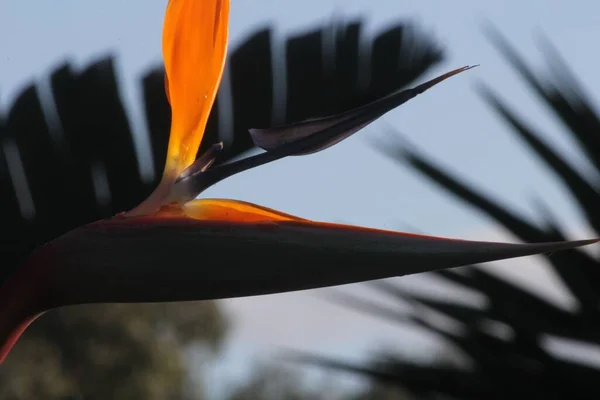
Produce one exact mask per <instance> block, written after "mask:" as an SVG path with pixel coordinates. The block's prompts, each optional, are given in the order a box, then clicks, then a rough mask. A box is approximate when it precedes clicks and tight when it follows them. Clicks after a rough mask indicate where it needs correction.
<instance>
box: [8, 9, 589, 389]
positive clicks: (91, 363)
mask: <svg viewBox="0 0 600 400" xmlns="http://www.w3.org/2000/svg"><path fill="white" fill-rule="evenodd" d="M165 6H166V1H165V0H144V1H141V0H130V1H128V2H120V1H116V0H104V1H102V2H93V1H88V2H81V1H67V0H56V1H53V2H40V1H32V0H19V1H17V0H4V1H2V3H1V4H0V49H1V50H2V51H1V53H0V129H1V130H0V139H2V146H3V147H2V150H3V152H2V156H1V157H0V164H1V165H0V179H1V181H0V184H1V185H2V187H1V189H0V190H1V192H0V194H1V196H0V197H1V198H2V204H3V214H2V218H3V221H4V223H3V225H4V226H3V228H2V229H3V230H5V232H9V234H10V235H11V238H12V239H10V240H9V241H7V242H5V243H3V244H2V248H1V249H0V250H2V252H3V253H2V254H3V257H4V259H5V261H4V263H3V267H2V268H3V269H5V270H6V271H8V272H7V274H8V273H10V271H12V270H13V269H14V268H15V267H16V265H17V263H18V260H19V257H22V256H23V254H26V253H27V252H28V251H30V250H31V249H32V248H33V247H35V245H37V244H40V243H43V242H44V241H46V240H49V239H51V238H52V237H55V236H56V235H58V234H60V233H62V232H64V231H65V230H68V229H72V228H73V227H75V226H77V225H78V224H80V223H83V222H87V221H91V220H94V219H97V218H100V217H103V216H109V215H112V214H113V213H114V212H117V211H120V210H123V209H126V208H127V207H130V206H132V205H135V204H136V202H138V201H139V200H141V199H143V198H144V197H145V195H146V194H147V193H148V192H149V191H150V190H151V189H152V185H154V184H155V182H156V176H157V175H156V174H157V173H160V172H161V171H162V166H161V163H162V162H163V161H164V160H161V159H160V154H162V150H161V149H164V145H165V143H166V137H167V136H166V135H167V134H168V107H167V105H166V103H165V99H164V93H163V92H162V69H161V68H162V62H161V30H162V21H163V18H164V10H165ZM599 7H600V6H597V5H595V4H594V3H593V2H581V3H577V4H575V3H573V2H570V3H565V2H559V1H549V0H548V1H543V2H542V1H529V2H526V3H525V2H517V1H505V2H502V3H500V2H498V3H492V2H476V1H462V2H458V3H456V2H454V3H449V2H432V3H428V4H419V3H418V2H405V4H404V3H403V4H399V3H398V2H396V1H390V0H371V1H364V0H344V1H334V0H320V1H315V0H304V1H302V2H296V1H287V2H275V1H266V0H263V1H249V0H232V7H231V28H230V35H231V41H230V63H229V64H228V66H227V69H226V72H225V76H224V79H223V84H222V86H221V89H220V92H219V97H218V101H217V107H216V109H215V111H214V112H213V115H212V117H211V123H210V124H209V134H207V137H208V138H209V139H210V138H212V139H215V140H216V138H217V137H218V138H220V139H222V140H225V143H226V145H229V148H230V151H229V153H226V158H227V159H231V158H233V157H239V156H241V155H246V154H251V152H253V151H255V150H253V149H251V148H250V145H249V142H248V138H247V137H246V136H245V135H246V129H247V128H251V127H265V126H270V125H274V124H278V123H283V122H292V121H298V120H302V119H305V118H309V117H315V116H321V115H329V114H333V113H335V112H339V111H343V110H345V109H349V108H351V107H354V106H357V105H359V104H364V103H366V102H368V101H372V100H373V99H375V98H377V97H379V96H381V95H383V94H385V93H388V92H390V91H392V90H395V89H398V88H401V87H406V86H413V85H415V84H418V83H420V82H422V81H424V80H426V79H430V78H432V77H433V76H435V75H439V74H441V73H443V72H446V71H447V70H450V69H454V68H458V67H461V66H463V65H468V64H481V66H480V67H479V68H476V69H474V70H472V71H469V72H468V73H465V74H463V75H460V76H458V77H456V78H453V79H451V80H450V81H448V82H444V83H443V84H441V85H440V86H439V87H436V88H435V89H433V90H431V91H429V92H427V93H426V94H424V95H422V96H419V97H418V98H416V99H415V100H413V101H411V102H409V103H407V104H406V105H403V106H402V107H400V108H399V109H397V110H394V111H392V112H390V113H389V114H387V115H386V116H384V117H383V118H381V119H380V120H379V121H377V122H375V123H374V124H372V125H370V126H369V127H367V128H366V129H364V130H363V131H361V133H359V134H357V135H355V136H353V137H352V138H350V139H349V140H347V141H344V142H343V143H341V144H340V145H338V146H335V147H334V148H331V149H329V150H327V151H325V152H321V153H318V154H315V155H310V156H307V157H292V158H287V159H283V160H280V161H278V162H276V163H274V164H270V165H267V166H263V167H260V168H257V169H253V170H251V171H248V172H244V173H243V174H239V175H236V176H233V177H232V178H229V179H227V180H226V181H224V182H221V183H219V184H218V185H215V186H214V187H212V188H211V189H209V190H208V191H207V192H205V193H203V197H204V196H205V197H223V198H232V199H239V200H245V201H250V202H255V203H258V204H261V205H264V206H267V207H273V208H276V209H278V210H281V211H283V212H286V213H290V214H295V215H298V216H302V217H304V218H310V219H315V220H322V221H332V222H343V223H350V224H355V225H362V226H370V227H377V228H384V229H394V230H404V231H410V232H417V233H427V234H435V235H440V236H451V237H458V238H465V239H478V240H508V241H540V240H545V239H549V238H550V239H557V238H558V239H560V238H563V237H567V238H583V237H592V236H594V235H595V236H597V235H599V233H598V227H599V226H600V211H598V207H597V205H598V204H600V202H599V200H600V194H599V192H598V183H599V182H600V180H599V176H600V175H599V169H600V134H599V131H598V128H600V122H599V121H598V118H597V117H596V113H595V110H597V106H596V104H597V99H596V92H597V90H596V87H600V78H598V76H597V64H598V60H597V57H596V54H595V53H596V52H595V50H594V45H595V42H594V38H596V37H598V36H600V26H598V24H597V21H596V20H597V18H596V15H597V13H598V11H600V9H599ZM514 52H516V53H514ZM130 138H131V139H130ZM382 143H385V146H384V148H383V149H382V147H381V144H382ZM206 144H207V142H204V143H203V145H206ZM136 155H137V157H136ZM223 161H226V160H223ZM57 187H60V189H57ZM63 189H64V190H63ZM86 191H87V192H89V196H87V195H83V194H81V193H83V192H85V193H87V192H86ZM86 196H87V197H86ZM5 199H6V200H5ZM5 202H6V203H5ZM4 204H6V206H5V205H4ZM65 216H66V217H65ZM65 220H66V221H65ZM71 225H72V226H71ZM5 234H6V233H5ZM597 254H598V247H596V246H592V247H590V248H589V249H585V250H581V251H571V252H565V253H564V254H562V255H558V254H557V255H553V256H551V257H546V258H544V257H529V258H523V259H518V260H515V261H510V262H499V263H493V264H491V265H485V266H483V267H480V266H474V267H467V268H463V269H459V270H458V271H456V273H441V274H440V273H438V274H423V275H418V276H411V277H405V278H402V279H392V280H388V281H386V282H383V283H376V284H361V285H348V286H344V287H340V288H334V289H321V290H312V291H303V292H296V293H288V294H280V295H271V296H258V297H252V298H240V299H229V300H221V301H217V302H213V303H210V302H203V303H186V304H161V305H144V306H142V305H129V306H120V305H100V306H86V307H72V308H66V309H63V310H59V311H55V312H52V313H48V314H47V315H46V316H44V317H43V318H41V319H40V320H39V321H38V322H36V323H35V324H34V326H32V328H31V330H30V332H28V333H27V334H26V336H25V337H24V340H23V341H21V342H20V343H19V344H18V346H17V347H16V349H15V351H14V352H13V353H12V354H11V355H10V357H9V359H8V360H7V363H6V365H3V367H2V369H1V370H0V380H1V381H2V383H1V384H0V398H6V399H25V398H48V399H65V398H82V399H94V398H98V399H100V398H128V399H134V398H139V399H154V398H156V399H158V398H195V399H196V398H205V399H232V400H233V399H240V400H241V399H287V398H289V399H309V398H310V399H319V398H322V399H359V398H360V399H373V400H375V399H382V400H385V399H390V400H393V399H410V398H438V397H435V396H439V395H440V394H441V395H445V396H446V398H457V399H476V398H506V397H507V396H513V397H514V396H516V395H522V394H528V395H536V396H538V395H540V396H541V395H545V396H547V397H549V398H563V397H564V396H566V395H567V394H569V395H572V396H574V398H586V397H585V396H584V397H581V396H583V394H584V393H588V392H589V391H590V390H592V391H593V390H595V391H598V390H599V389H598V388H594V386H595V385H594V383H595V382H594V379H597V377H600V370H597V369H596V367H597V368H600V353H599V352H598V349H597V348H596V345H595V343H597V342H598V340H600V339H599V338H598V336H599V335H598V332H600V330H599V329H600V325H598V316H599V315H598V293H599V291H598V290H597V289H598V287H600V270H596V269H597V268H595V267H598V265H597V264H598V259H597ZM202 258H203V255H202V254H199V255H198V262H199V263H202ZM251 267H252V260H248V268H251ZM357 311H358V312H357ZM548 335H550V336H548ZM583 342H585V343H586V344H585V345H584V344H583ZM289 351H293V352H294V353H290V352H289ZM292 354H293V356H291V355H292ZM282 356H283V357H282ZM290 357H291V359H290ZM524 382H525V383H527V384H526V385H525V383H524ZM517 383H523V385H525V386H524V389H522V391H518V390H517V389H514V390H512V391H511V390H509V389H507V388H506V387H507V385H508V386H511V385H516V384H517ZM523 385H521V386H523ZM499 388H502V389H499Z"/></svg>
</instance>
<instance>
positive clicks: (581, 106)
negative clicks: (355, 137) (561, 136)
mask: <svg viewBox="0 0 600 400" xmlns="http://www.w3.org/2000/svg"><path fill="white" fill-rule="evenodd" d="M488 33H489V37H490V38H491V41H492V43H493V44H494V45H495V47H497V48H498V49H499V51H500V52H501V53H502V54H503V55H504V56H505V57H506V58H507V59H508V61H509V62H510V64H511V65H512V66H513V67H514V68H515V69H516V70H517V71H518V73H519V74H520V75H521V76H522V77H523V78H524V80H525V81H526V82H527V84H528V85H529V86H530V88H531V89H532V90H533V92H534V93H535V94H536V95H537V96H538V97H539V99H540V100H541V101H542V102H543V103H544V104H545V105H546V106H547V107H548V108H549V109H550V110H551V111H552V112H553V113H554V114H555V115H556V116H557V117H558V119H559V120H560V121H561V122H562V123H563V124H564V126H565V128H566V132H567V133H568V134H569V135H570V136H571V137H572V138H573V139H575V143H577V145H578V146H579V149H580V151H581V154H582V156H583V157H584V158H586V159H587V160H588V161H589V163H590V165H592V166H593V168H594V170H593V173H592V174H591V177H589V176H585V175H583V174H582V173H580V172H579V171H578V170H577V169H576V168H574V167H573V166H572V164H571V162H569V161H568V160H567V159H565V157H564V156H563V155H562V154H561V152H560V151H559V150H558V149H556V148H554V147H553V146H552V145H550V144H549V143H548V142H547V140H546V139H545V137H544V134H543V133H542V132H540V131H538V130H537V129H536V128H534V124H533V123H531V121H528V120H527V118H525V117H523V116H520V115H519V113H518V111H517V110H515V109H513V108H511V107H510V106H508V105H507V104H505V103H504V102H503V101H502V100H500V98H499V96H497V95H496V94H495V93H494V91H492V90H491V89H489V88H488V87H487V86H485V85H482V86H480V88H479V91H480V94H481V95H482V98H483V100H484V101H485V102H486V103H487V104H489V106H490V107H492V109H493V110H494V111H496V112H497V114H498V115H499V117H500V118H501V119H502V120H503V121H504V122H505V123H506V124H507V125H508V126H509V127H510V128H511V132H513V133H514V134H515V135H516V136H517V138H519V139H520V140H521V141H522V142H523V143H524V144H525V145H526V146H527V147H528V148H529V149H530V150H531V152H532V155H533V156H534V157H536V158H539V159H540V160H541V161H542V162H543V163H544V164H545V165H546V166H547V168H548V170H549V171H551V172H552V173H553V174H554V176H555V178H556V181H557V182H558V183H559V184H560V185H562V187H563V188H564V190H565V193H568V194H569V195H570V196H571V198H572V200H573V202H574V203H575V204H576V205H577V206H578V207H579V210H580V212H581V214H582V215H584V216H585V217H586V219H587V222H588V224H589V226H590V227H591V228H592V229H593V230H594V231H595V232H596V235H599V234H600V191H599V187H600V118H599V114H598V112H597V110H596V109H595V108H594V106H593V105H592V104H591V103H590V101H589V100H588V99H587V98H586V95H585V93H584V92H583V90H582V89H581V88H580V87H579V85H578V84H577V82H576V81H575V79H574V78H573V76H572V75H571V73H570V72H569V71H568V68H567V67H566V66H565V64H564V62H562V60H561V59H560V58H559V57H558V55H557V54H556V53H555V52H554V51H553V50H552V49H551V48H550V47H549V46H548V45H546V49H545V50H546V54H547V55H549V56H550V58H549V60H550V63H551V66H552V70H553V72H554V76H553V79H552V80H544V79H541V78H540V77H539V76H538V74H536V73H534V72H533V71H531V70H530V68H529V67H528V66H527V65H525V63H524V62H523V61H522V60H521V58H520V57H519V56H518V55H517V54H516V52H515V51H514V50H513V48H512V47H511V46H510V45H509V44H508V43H507V42H506V41H505V40H504V39H503V38H502V36H501V35H500V34H498V33H497V32H495V31H493V30H492V31H488ZM385 152H386V153H387V155H388V156H391V157H392V158H393V159H394V160H396V161H398V162H400V163H401V164H403V165H404V166H409V167H410V168H411V169H413V170H414V171H415V172H417V173H418V174H420V175H422V176H424V177H426V178H427V179H429V180H431V181H433V182H435V183H436V184H437V185H438V186H439V187H440V188H442V189H443V190H444V191H446V192H447V193H449V194H451V195H452V196H454V197H455V198H457V199H459V200H461V201H462V202H464V203H465V204H467V205H468V206H470V207H472V208H474V209H476V210H478V211H480V212H482V213H483V214H485V215H487V216H489V217H491V218H492V219H493V220H495V221H496V222H497V223H498V224H500V225H501V226H503V227H504V228H506V229H507V230H509V231H510V232H511V233H513V234H514V235H515V236H517V237H518V238H520V239H521V240H523V241H525V242H541V241H548V240H564V239H565V236H567V235H566V233H565V232H564V231H563V230H562V229H561V228H560V227H559V225H558V224H557V222H556V221H555V220H554V219H553V218H552V216H551V214H550V213H548V212H545V213H544V214H545V220H544V221H543V224H541V225H540V224H536V223H533V222H532V221H529V220H527V219H525V218H523V217H521V216H519V215H517V213H516V212H514V211H513V210H511V208H510V207H507V206H505V205H502V204H500V202H499V201H497V200H496V199H494V198H492V197H491V196H489V195H487V194H485V192H484V190H481V189H478V188H475V187H474V186H472V185H469V184H468V183H467V182H466V181H465V180H464V179H461V178H460V177H458V176H456V175H453V174H451V173H449V172H448V169H447V168H442V167H441V166H440V165H438V164H437V163H436V162H435V161H433V160H432V159H430V158H429V157H427V156H426V155H424V154H422V153H421V152H419V151H417V150H415V149H414V148H410V149H408V148H403V147H398V148H390V147H388V148H387V149H386V151H385ZM542 211H544V210H542ZM545 259H546V261H547V263H548V265H549V266H550V267H551V268H552V269H553V270H554V271H555V272H556V273H557V275H558V276H559V277H560V278H561V279H562V282H563V283H564V285H565V287H566V288H568V290H569V291H570V292H571V293H572V295H573V296H574V298H575V299H576V300H577V303H578V307H577V308H576V309H575V310H574V311H568V310H566V309H563V308H561V307H558V306H556V305H555V304H553V303H551V302H548V301H546V300H544V299H542V298H540V297H538V296H537V295H535V294H533V293H532V292H529V291H528V290H526V289H523V288H521V287H519V286H515V285H513V284H511V283H509V282H508V281H506V280H504V279H501V278H498V277H496V276H494V275H492V274H490V273H488V272H486V271H485V270H483V269H481V268H479V267H478V266H470V267H465V268H464V269H462V272H463V273H460V274H459V273H456V272H455V271H439V272H433V273H432V274H434V275H436V276H438V277H440V278H442V279H444V280H447V281H450V282H452V283H454V284H458V285H462V286H463V287H466V288H469V289H472V290H476V291H479V292H480V293H482V294H484V295H485V296H486V297H487V305H486V306H485V307H484V308H477V307H475V306H468V305H464V303H459V302H452V301H451V300H450V299H446V300H434V299H433V298H431V297H428V296H425V295H423V294H415V293H414V292H410V293H408V292H407V291H404V290H403V289H401V288H400V287H398V286H395V285H393V284H391V283H389V282H376V283H373V284H372V285H375V287H376V289H377V290H379V291H381V292H383V293H385V294H386V295H388V296H392V298H396V299H399V300H401V302H402V304H406V301H408V302H409V303H411V304H413V305H417V306H418V307H417V310H422V309H425V310H429V311H433V312H434V313H438V314H441V315H443V316H446V317H449V318H451V319H452V320H454V321H455V322H458V323H459V326H460V331H461V332H460V333H456V332H449V331H447V330H444V329H441V328H439V327H437V326H436V325H434V324H431V323H430V322H429V320H428V319H427V318H426V314H427V312H425V313H422V312H417V313H416V314H402V313H400V312H398V311H396V310H394V309H393V308H390V307H389V306H383V305H382V304H380V303H378V302H372V301H369V300H365V299H360V298H356V297H353V296H348V295H343V296H341V297H338V298H337V300H339V302H340V303H341V304H342V305H344V306H346V307H350V308H353V309H356V310H358V311H361V312H365V313H368V314H369V315H374V316H379V317H382V318H385V319H387V320H390V321H393V322H396V323H411V324H415V325H416V326H419V327H421V328H423V329H425V330H427V331H430V332H433V333H435V334H437V335H438V336H439V337H440V338H441V339H442V340H443V341H445V342H446V343H448V344H449V345H451V346H452V347H454V348H455V349H458V350H459V351H460V352H462V353H463V354H464V355H466V356H467V358H468V359H469V360H470V361H471V363H470V367H469V368H458V367H454V366H436V365H426V366H423V365H417V364H414V363H412V362H410V361H409V360H404V359H402V358H393V357H392V358H389V359H385V360H382V361H379V362H375V363H374V364H372V365H370V366H368V367H365V366H360V365H352V364H349V363H345V362H341V361H335V360H331V359H327V358H322V357H314V356H310V355H301V356H299V357H298V359H299V360H301V361H303V362H309V363H312V364H315V363H316V364H318V365H321V366H325V367H328V368H334V369H341V370H346V371H349V372H353V373H358V374H361V375H366V376H369V377H371V378H372V379H373V380H375V381H379V382H383V383H386V384H392V385H398V386H401V387H403V388H406V389H408V390H409V391H410V392H412V394H413V395H414V396H415V397H416V398H438V397H437V396H440V397H439V398H454V399H508V398H544V399H564V398H597V397H600V387H599V386H598V381H599V380H600V368H598V367H594V366H591V365H588V364H582V363H579V362H577V361H575V360H566V359H564V358H562V357H559V356H557V355H556V354H555V353H553V352H551V351H549V350H548V348H547V346H545V340H546V339H547V338H562V339H567V340H569V341H574V342H580V343H584V344H589V345H592V346H600V313H599V301H600V261H599V260H598V259H597V258H595V257H593V256H591V255H590V254H589V253H588V252H585V251H581V250H569V251H565V252H563V253H561V254H558V253H556V254H552V255H547V256H545ZM494 323H495V324H496V326H501V327H504V328H508V329H505V331H507V334H503V335H501V334H499V331H498V330H490V329H489V326H490V324H494ZM498 324H500V325H498Z"/></svg>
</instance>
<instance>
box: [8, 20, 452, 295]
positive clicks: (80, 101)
mask: <svg viewBox="0 0 600 400" xmlns="http://www.w3.org/2000/svg"><path fill="white" fill-rule="evenodd" d="M361 28H362V25H361V23H360V22H351V23H341V24H337V25H332V26H326V27H322V28H319V29H315V30H314V31H311V32H307V33H302V34H300V35H298V36H295V37H291V38H289V39H287V41H286V45H285V46H286V56H285V67H286V76H287V82H286V91H285V93H286V98H285V104H286V107H285V110H283V111H281V110H279V111H278V112H274V110H275V108H274V102H275V99H274V94H273V93H274V90H273V85H274V82H273V71H274V68H275V67H274V65H273V61H272V60H273V57H272V51H273V50H272V37H271V30H270V29H269V28H263V29H260V30H258V31H257V32H256V33H254V34H253V35H251V36H250V37H249V38H248V39H247V40H246V41H245V42H244V43H243V44H242V45H240V46H239V47H238V48H237V49H236V50H235V51H233V52H232V53H231V55H230V57H229V64H228V65H229V66H228V71H226V77H225V81H229V83H228V84H225V85H223V87H222V88H221V90H220V92H219V95H218V96H219V97H218V101H217V104H216V106H215V107H214V109H213V110H212V113H211V116H210V119H209V123H208V128H207V133H206V135H205V140H204V142H203V147H205V148H206V146H209V145H211V144H212V143H215V142H216V141H217V140H224V141H225V143H226V144H227V146H226V151H225V152H224V154H223V156H222V157H221V159H220V160H219V162H224V161H227V160H228V159H230V158H232V157H235V156H237V155H239V154H241V153H243V152H245V151H247V150H249V149H250V148H251V147H252V141H251V139H250V135H249V134H248V131H247V129H248V128H252V127H268V126H271V125H272V123H273V121H277V122H279V123H290V122H297V121H300V120H303V119H306V118H309V117H318V116H325V115H330V114H334V113H337V112H340V111H345V110H347V109H350V108H353V107H356V106H359V105H362V104H364V103H367V102H370V101H373V100H375V99H376V98H378V97H380V96H382V95H383V94H387V93H389V92H391V91H394V90H397V89H399V88H402V87H404V86H406V85H408V84H409V83H411V82H412V81H414V80H415V79H417V78H418V77H419V76H421V75H422V74H423V73H424V72H426V71H427V70H428V69H429V68H430V67H431V66H433V65H434V64H436V63H437V62H439V61H440V60H441V57H442V53H441V51H440V50H439V49H438V48H437V46H436V45H435V44H434V43H433V42H432V41H431V40H430V39H429V38H428V37H425V36H424V35H421V34H419V33H418V32H417V31H416V30H415V29H414V28H413V27H411V26H408V25H405V24H397V25H395V26H392V27H391V28H389V29H388V30H386V31H385V32H383V33H381V34H379V35H378V36H377V37H375V38H374V39H373V40H372V41H371V42H370V44H369V45H367V46H365V45H364V41H362V40H361ZM332 34H333V35H332ZM332 37H333V38H334V40H333V41H331V40H329V38H332ZM326 45H327V46H326ZM324 48H327V49H328V51H327V52H323V51H322V50H323V49H324ZM327 55H332V57H330V58H327V57H326V56H327ZM367 56H368V57H367ZM364 60H367V61H370V62H369V63H366V65H367V66H370V70H367V73H366V75H365V76H366V78H367V79H366V80H364V79H363V81H362V82H363V83H364V84H361V85H359V84H358V78H359V75H360V74H361V71H362V69H361V65H362V64H361V62H363V61H364ZM163 74H164V71H163V69H162V68H156V69H154V70H152V71H151V72H150V73H148V74H147V75H146V76H144V77H143V79H142V87H143V95H144V107H145V111H146V118H147V126H148V130H149V135H150V143H151V147H152V156H153V163H154V170H155V171H157V172H158V174H160V173H161V172H162V168H163V165H164V161H165V159H164V157H165V154H166V146H167V141H168V132H169V126H170V109H169V105H168V103H167V100H166V96H165V93H164V87H163V82H164V80H163ZM51 89H52V90H51V91H52V96H51V97H52V99H44V100H45V101H42V99H41V97H40V94H39V91H38V87H37V86H36V85H34V84H32V85H29V86H27V87H26V88H25V89H24V90H22V92H21V93H20V94H19V95H18V96H17V98H16V100H15V101H14V104H13V105H12V107H11V108H10V110H9V111H8V113H7V114H6V116H2V115H1V114H0V143H1V144H2V150H3V151H1V152H0V191H1V192H0V198H2V199H3V200H2V207H1V209H0V219H1V220H2V222H3V223H2V227H1V230H2V231H3V237H8V238H9V240H3V241H2V243H1V244H0V256H1V260H2V265H1V269H0V283H1V282H2V281H3V280H4V279H5V278H6V277H7V276H9V275H10V274H11V273H12V272H13V271H14V269H15V268H16V266H17V265H18V264H19V262H20V261H21V260H22V258H23V257H24V256H26V255H27V254H28V253H29V252H31V250H32V249H33V248H35V247H36V246H38V245H40V244H43V243H45V242H47V241H48V240H50V239H52V238H54V237H57V236H59V235H60V234H62V233H64V232H66V231H68V230H70V229H73V228H75V227H76V226H79V225H81V224H84V223H87V222H91V221H93V220H97V219H100V218H105V217H109V216H111V215H114V214H115V213H117V212H120V211H123V210H126V209H130V208H132V207H133V206H135V205H136V204H137V203H139V202H140V201H141V200H142V199H144V198H145V197H146V196H147V195H148V194H149V193H150V192H151V191H152V189H153V188H154V186H155V185H156V184H157V178H156V176H155V177H154V179H152V180H151V181H150V182H145V181H144V180H143V179H142V178H141V176H140V172H139V169H138V163H137V157H136V152H135V149H134V139H133V136H132V130H131V125H130V119H129V117H128V116H127V114H126V112H125V109H124V107H123V103H122V101H121V97H120V93H119V87H118V85H117V81H116V76H115V69H114V63H113V59H112V58H111V57H108V58H104V59H101V60H100V61H98V62H95V63H93V64H91V65H90V66H88V67H87V68H85V69H84V70H82V71H77V70H75V69H74V68H73V67H72V66H71V65H69V64H68V63H66V64H64V65H63V66H62V67H60V68H58V69H56V70H55V71H54V72H53V73H52V74H51ZM277 100H279V101H281V99H277ZM224 104H225V106H223V105H224ZM222 107H226V108H227V109H226V110H221V108H222ZM222 111H223V112H222Z"/></svg>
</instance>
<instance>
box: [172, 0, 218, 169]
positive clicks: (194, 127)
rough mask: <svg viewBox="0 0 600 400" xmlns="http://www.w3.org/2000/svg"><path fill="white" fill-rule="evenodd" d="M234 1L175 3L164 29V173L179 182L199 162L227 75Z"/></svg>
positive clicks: (176, 1)
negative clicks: (167, 113) (167, 109)
mask: <svg viewBox="0 0 600 400" xmlns="http://www.w3.org/2000/svg"><path fill="white" fill-rule="evenodd" d="M228 21H229V0H170V1H169V4H168V6H167V11H166V16H165V23H164V28H163V57H164V62H165V70H166V79H165V89H166V91H167V97H168V99H169V102H170V103H171V115H172V121H171V136H170V139H169V149H168V153H167V164H166V166H165V172H164V175H165V177H166V178H168V179H169V180H174V179H176V178H177V176H178V175H179V174H180V173H181V172H182V171H183V170H184V169H185V168H187V167H189V166H190V165H191V164H192V163H193V162H194V159H195V158H196V153H197V152H198V147H199V146H200V142H201V140H202V136H203V134H204V128H205V127H206V122H207V120H208V116H209V114H210V110H211V108H212V105H213V103H214V100H215V96H216V93H217V89H218V86H219V83H220V81H221V76H222V74H223V68H224V66H225V59H226V53H227V37H228Z"/></svg>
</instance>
